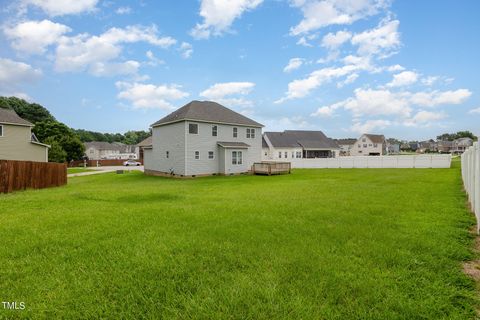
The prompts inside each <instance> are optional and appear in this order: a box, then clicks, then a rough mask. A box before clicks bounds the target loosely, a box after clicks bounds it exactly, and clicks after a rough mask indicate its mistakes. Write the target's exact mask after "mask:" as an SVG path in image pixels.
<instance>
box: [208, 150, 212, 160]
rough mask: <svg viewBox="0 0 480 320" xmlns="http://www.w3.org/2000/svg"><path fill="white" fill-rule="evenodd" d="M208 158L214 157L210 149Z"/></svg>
mask: <svg viewBox="0 0 480 320" xmlns="http://www.w3.org/2000/svg"><path fill="white" fill-rule="evenodd" d="M208 159H213V151H208Z"/></svg>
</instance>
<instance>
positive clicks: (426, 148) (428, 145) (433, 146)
mask: <svg viewBox="0 0 480 320" xmlns="http://www.w3.org/2000/svg"><path fill="white" fill-rule="evenodd" d="M416 151H417V152H418V153H426V152H437V151H438V147H437V143H436V142H435V141H433V140H432V139H430V140H425V141H420V142H419V143H418V146H417V150H416Z"/></svg>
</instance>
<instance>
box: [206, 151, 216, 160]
mask: <svg viewBox="0 0 480 320" xmlns="http://www.w3.org/2000/svg"><path fill="white" fill-rule="evenodd" d="M210 152H211V153H212V154H213V157H211V158H210ZM207 159H208V160H215V152H214V151H208V154H207Z"/></svg>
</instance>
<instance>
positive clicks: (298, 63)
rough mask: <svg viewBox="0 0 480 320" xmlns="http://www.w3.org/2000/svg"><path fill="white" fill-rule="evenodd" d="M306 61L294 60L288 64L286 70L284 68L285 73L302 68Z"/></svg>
mask: <svg viewBox="0 0 480 320" xmlns="http://www.w3.org/2000/svg"><path fill="white" fill-rule="evenodd" d="M303 62H304V59H302V58H292V59H290V61H288V64H287V66H286V67H285V68H283V72H291V71H293V70H296V69H298V68H300V67H301V66H302V64H303Z"/></svg>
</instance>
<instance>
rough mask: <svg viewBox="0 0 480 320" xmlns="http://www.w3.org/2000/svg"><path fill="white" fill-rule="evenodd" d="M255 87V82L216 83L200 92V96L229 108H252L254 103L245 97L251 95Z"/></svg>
mask: <svg viewBox="0 0 480 320" xmlns="http://www.w3.org/2000/svg"><path fill="white" fill-rule="evenodd" d="M254 87H255V83H253V82H224V83H216V84H214V85H212V86H211V87H210V88H208V89H206V90H204V91H202V92H200V96H201V97H205V98H207V99H209V100H213V101H216V102H218V103H220V104H224V105H226V106H229V107H237V106H239V107H250V106H252V105H253V103H252V101H250V100H247V99H245V98H244V96H245V95H247V94H249V93H250V92H251V91H252V90H253V88H254Z"/></svg>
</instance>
